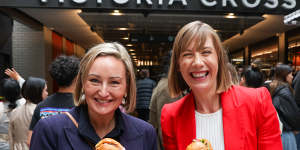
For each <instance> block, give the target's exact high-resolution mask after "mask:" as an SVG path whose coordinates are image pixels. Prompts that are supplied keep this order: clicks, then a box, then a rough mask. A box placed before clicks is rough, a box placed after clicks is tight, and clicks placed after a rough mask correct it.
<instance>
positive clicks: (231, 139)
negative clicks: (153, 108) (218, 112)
mask: <svg viewBox="0 0 300 150" xmlns="http://www.w3.org/2000/svg"><path fill="white" fill-rule="evenodd" d="M234 88H235V87H234V86H233V87H231V88H230V89H229V90H228V91H226V92H223V93H222V94H221V105H222V113H223V114H222V117H223V132H224V144H225V149H229V150H230V149H244V144H241V143H244V140H243V139H244V138H245V137H244V136H245V133H244V132H245V128H244V127H245V126H246V125H244V124H245V121H243V116H242V115H243V114H244V113H243V112H241V109H240V107H242V105H241V103H240V102H239V101H238V99H239V98H241V97H239V96H240V95H239V94H238V92H234V91H235V90H232V89H234ZM181 108H182V111H181V113H180V114H179V116H180V117H178V124H177V126H176V125H175V129H178V130H181V131H178V132H177V133H180V135H177V137H178V138H179V139H180V140H179V139H177V141H182V140H183V141H182V142H180V143H178V144H181V143H182V144H183V145H178V146H179V147H180V148H182V149H185V148H184V146H186V145H189V144H190V143H191V141H192V140H193V139H195V138H196V121H195V110H196V109H195V100H194V95H193V93H192V92H191V93H190V94H188V95H187V96H185V97H184V102H183V104H182V107H181ZM245 117H246V116H245ZM187 120H188V121H187ZM182 137H185V138H182Z"/></svg>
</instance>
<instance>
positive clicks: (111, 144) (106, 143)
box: [95, 138, 125, 150]
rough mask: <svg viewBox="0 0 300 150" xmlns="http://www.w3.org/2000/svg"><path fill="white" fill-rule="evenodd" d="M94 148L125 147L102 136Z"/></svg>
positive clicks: (111, 148) (114, 149)
mask: <svg viewBox="0 0 300 150" xmlns="http://www.w3.org/2000/svg"><path fill="white" fill-rule="evenodd" d="M95 148H96V150H125V148H124V147H123V146H122V145H121V144H120V143H119V142H117V141H116V140H114V139H111V138H104V139H102V140H101V141H100V142H98V143H97V144H96V146H95Z"/></svg>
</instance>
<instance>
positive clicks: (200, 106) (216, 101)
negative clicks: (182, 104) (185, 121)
mask: <svg viewBox="0 0 300 150" xmlns="http://www.w3.org/2000/svg"><path fill="white" fill-rule="evenodd" d="M193 95H194V99H195V105H196V111H198V112H199V113H203V114H209V113H214V112H216V111H218V110H219V109H220V108H221V101H220V95H219V94H217V93H216V91H212V90H211V91H210V92H193Z"/></svg>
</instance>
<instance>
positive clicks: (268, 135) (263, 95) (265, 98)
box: [257, 88, 282, 150]
mask: <svg viewBox="0 0 300 150" xmlns="http://www.w3.org/2000/svg"><path fill="white" fill-rule="evenodd" d="M257 98H258V101H259V104H258V105H259V106H257V116H258V123H257V129H258V133H257V134H258V135H257V136H258V150H282V142H281V136H280V129H279V120H278V117H277V113H276V110H275V108H274V106H273V104H272V99H271V96H270V93H269V92H268V91H267V89H266V88H260V89H259V92H258V97H257Z"/></svg>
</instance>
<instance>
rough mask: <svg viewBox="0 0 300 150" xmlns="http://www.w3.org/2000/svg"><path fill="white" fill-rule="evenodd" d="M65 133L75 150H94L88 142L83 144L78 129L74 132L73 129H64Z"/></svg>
mask: <svg viewBox="0 0 300 150" xmlns="http://www.w3.org/2000/svg"><path fill="white" fill-rule="evenodd" d="M64 132H65V135H66V137H67V139H68V142H69V144H70V145H71V147H72V149H73V150H75V149H82V150H83V149H84V150H92V149H91V147H90V146H89V145H88V144H87V143H86V142H82V139H81V137H80V135H78V131H77V129H75V130H74V129H72V128H64Z"/></svg>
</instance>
